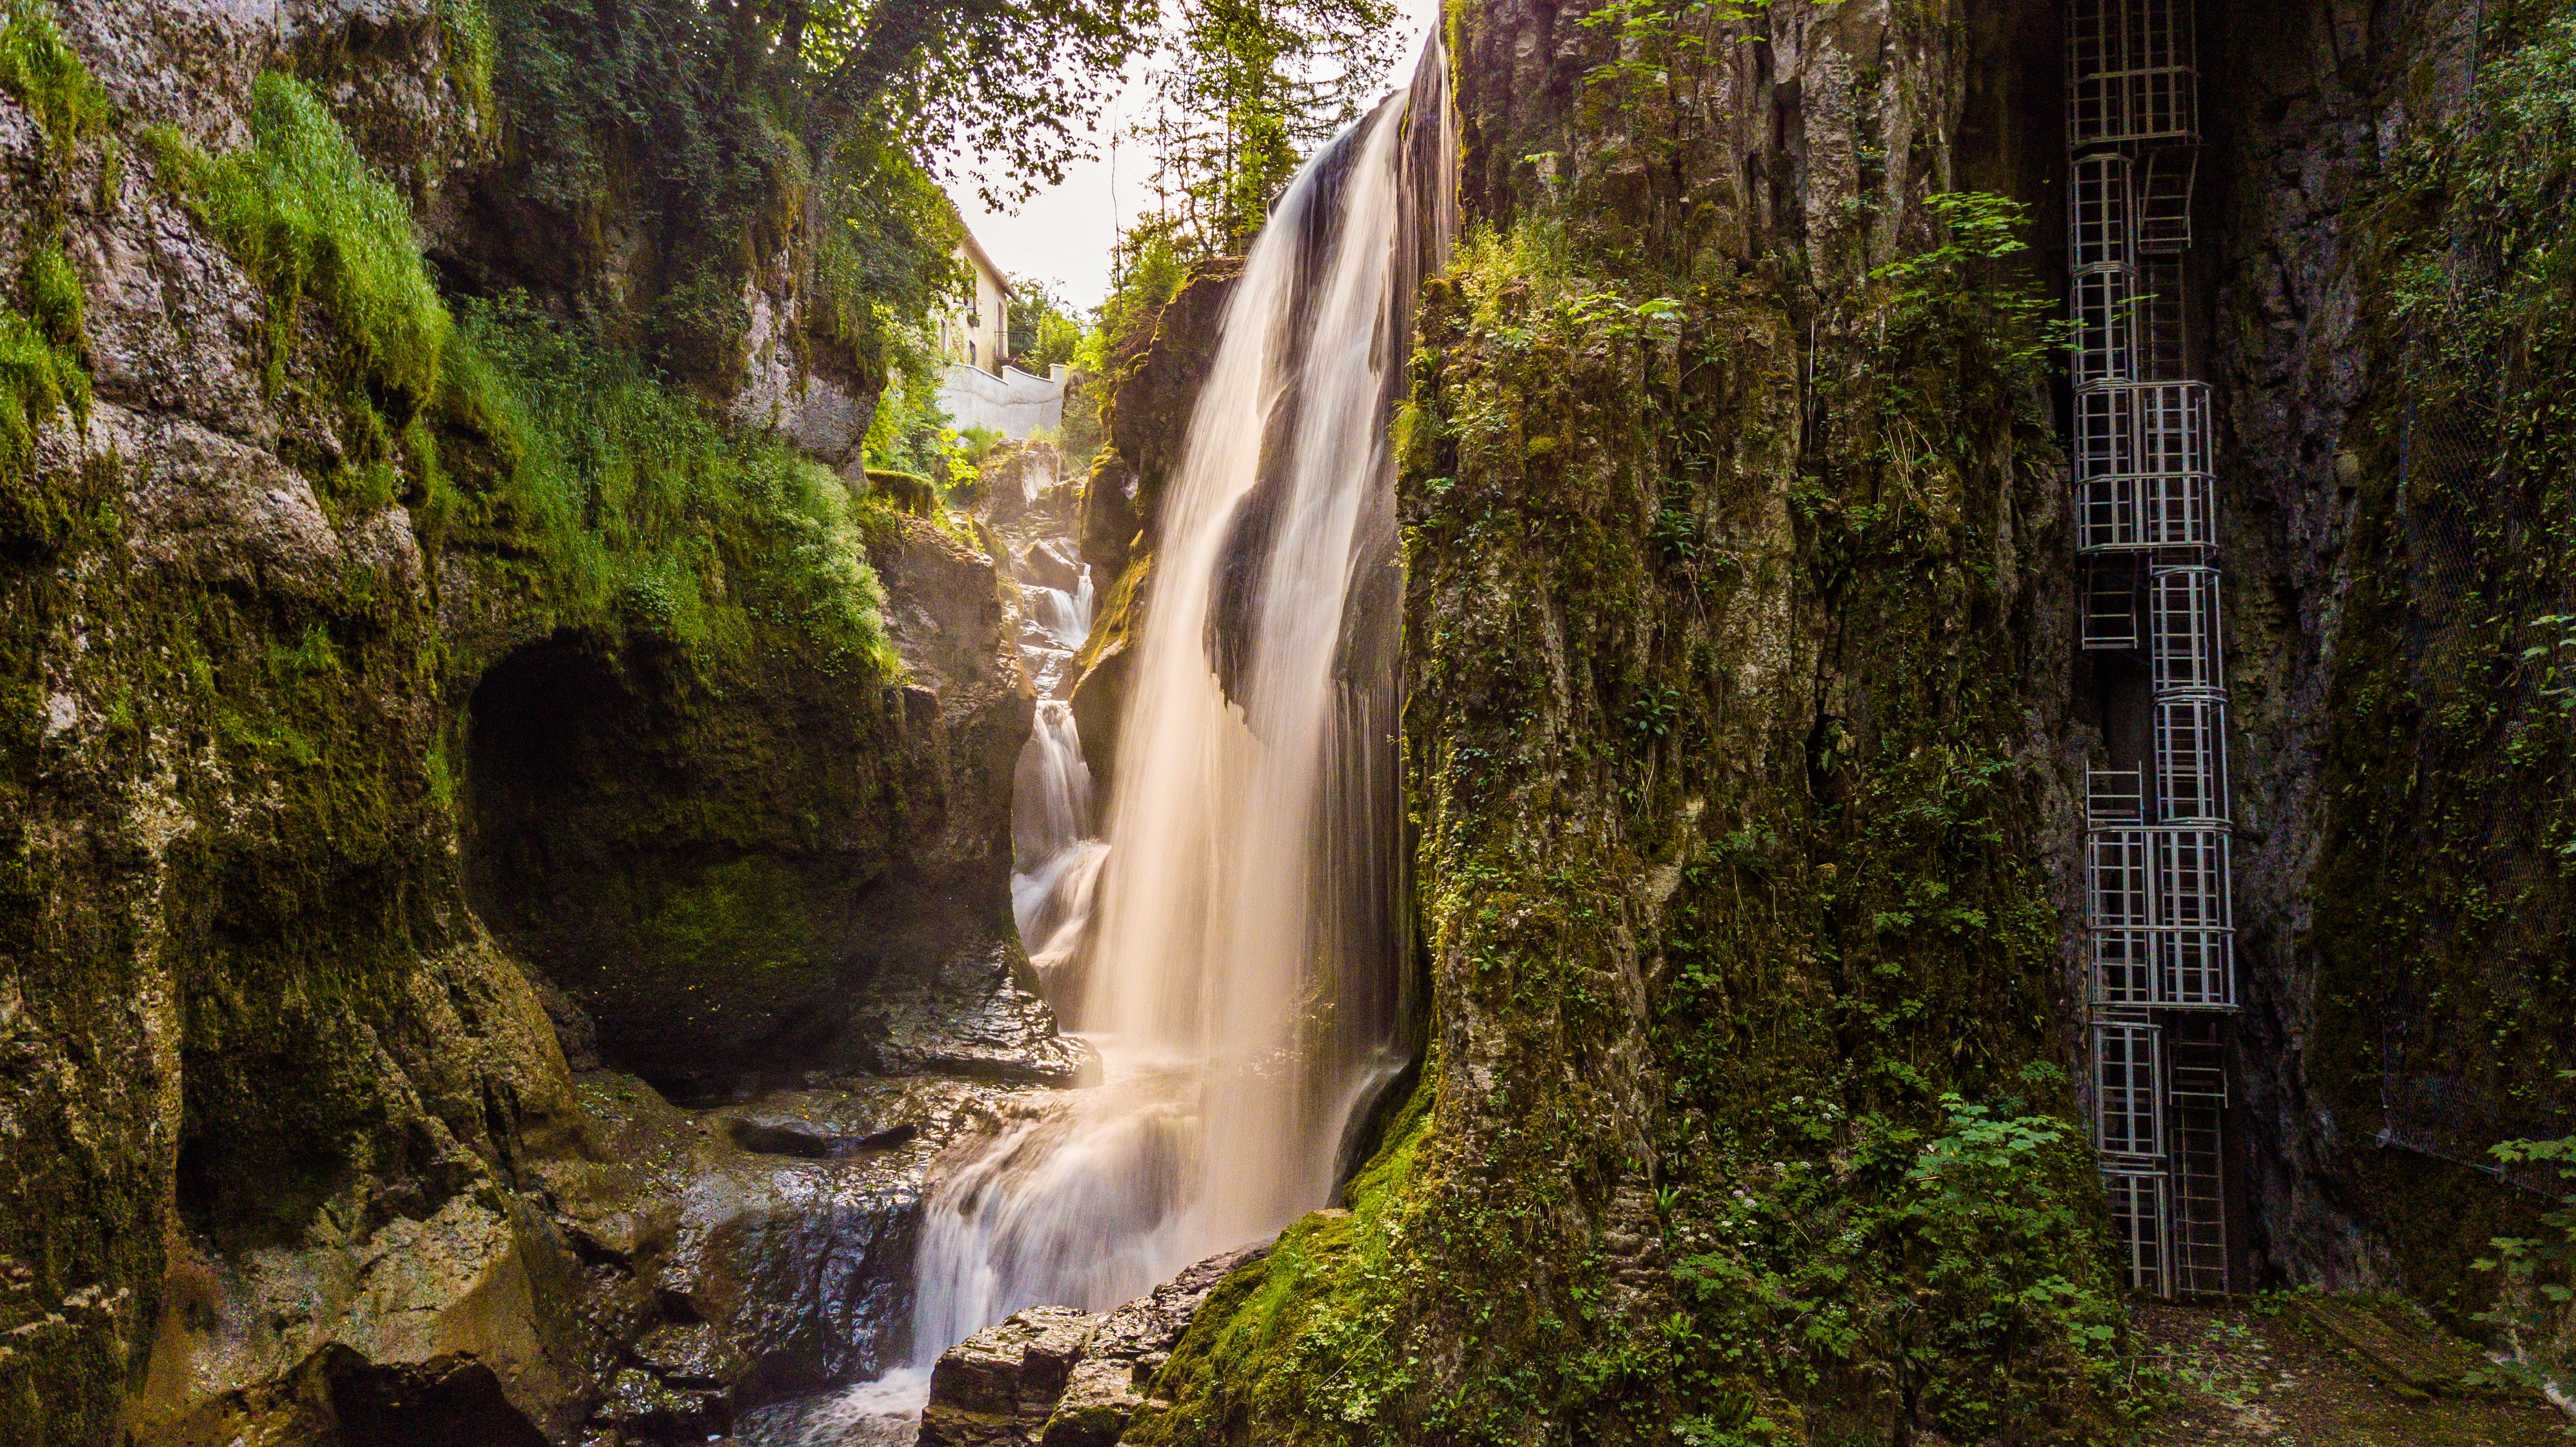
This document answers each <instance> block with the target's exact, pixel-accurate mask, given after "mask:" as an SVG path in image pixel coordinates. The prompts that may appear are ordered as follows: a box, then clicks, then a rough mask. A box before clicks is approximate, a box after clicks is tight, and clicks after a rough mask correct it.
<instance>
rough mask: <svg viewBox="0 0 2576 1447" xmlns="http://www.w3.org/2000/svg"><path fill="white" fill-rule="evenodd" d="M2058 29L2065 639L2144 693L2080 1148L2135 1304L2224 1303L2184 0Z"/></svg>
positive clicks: (2221, 678) (2209, 655) (2221, 772)
mask: <svg viewBox="0 0 2576 1447" xmlns="http://www.w3.org/2000/svg"><path fill="white" fill-rule="evenodd" d="M2066 34H2067V55H2066V60H2067V104H2068V116H2067V122H2068V181H2069V185H2068V208H2069V209H2068V216H2067V224H2068V235H2067V251H2068V256H2067V262H2068V271H2069V278H2068V280H2069V294H2070V305H2071V310H2072V312H2073V318H2074V342H2073V348H2072V351H2073V357H2072V371H2073V374H2074V376H2073V380H2074V385H2075V398H2074V415H2073V418H2072V432H2073V436H2072V448H2071V451H2072V454H2073V459H2074V470H2075V478H2074V483H2075V488H2074V496H2073V498H2072V499H2071V501H2072V506H2073V509H2074V521H2075V528H2076V547H2077V550H2078V552H2079V553H2080V554H2081V555H2082V556H2083V561H2084V566H2083V570H2082V584H2081V596H2080V599H2079V617H2080V621H2081V640H2082V644H2083V647H2084V649H2085V650H2086V653H2087V656H2089V657H2101V658H2103V659H2104V662H2103V663H2102V664H2100V665H2097V667H2104V668H2112V669H2114V670H2115V671H2116V670H2117V669H2121V668H2127V669H2133V670H2135V674H2133V675H2132V676H2140V681H2141V682H2143V683H2144V685H2145V687H2144V688H2143V689H2140V690H2137V691H2136V692H2134V693H2120V692H2118V691H2117V690H2114V691H2112V692H2111V693H2106V694H2105V695H2104V697H2105V698H2106V700H2108V699H2115V698H2116V699H2121V700H2135V701H2134V702H2121V703H2117V704H2113V703H2109V702H2106V704H2105V707H2106V708H2113V707H2116V708H2121V709H2127V708H2137V709H2140V710H2142V712H2143V717H2139V718H2137V719H2136V720H2135V722H2134V723H2122V722H2120V721H2118V720H2114V719H2107V718H2106V719H2105V721H2104V729H2105V738H2106V740H2127V741H2128V742H2126V743H2122V744H2119V745H2118V748H2120V749H2123V750H2126V756H2125V757H2117V758H2115V759H2114V760H2113V761H2110V762H2108V763H2107V764H2105V765H2104V766H2101V767H2096V768H2094V769H2092V770H2090V771H2089V773H2088V776H2087V779H2086V791H2085V831H2086V834H2085V857H2084V870H2085V907H2086V914H2087V920H2086V924H2087V934H2088V938H2089V948H2088V951H2087V956H2088V958H2087V965H2088V972H2089V974H2090V976H2091V987H2090V989H2089V991H2088V999H2089V1001H2090V1005H2091V1009H2092V1011H2093V1015H2094V1023H2093V1028H2092V1030H2091V1032H2090V1038H2091V1046H2092V1051H2093V1068H2092V1071H2091V1077H2090V1080H2089V1081H2088V1084H2089V1086H2090V1089H2091V1094H2092V1097H2093V1128H2094V1145H2095V1147H2096V1150H2097V1152H2098V1154H2099V1156H2100V1159H2101V1163H2102V1172H2103V1183H2104V1188H2105V1189H2106V1190H2107V1191H2108V1192H2109V1194H2110V1198H2111V1217H2112V1222H2113V1225H2114V1228H2115V1230H2116V1231H2117V1233H2118V1237H2119V1242H2120V1249H2121V1252H2122V1258H2123V1265H2124V1267H2125V1269H2126V1271H2127V1274H2128V1278H2129V1281H2130V1284H2131V1286H2132V1287H2133V1288H2135V1289H2137V1290H2140V1291H2147V1292H2152V1293H2155V1294H2158V1295H2172V1294H2174V1293H2175V1292H2189V1293H2195V1294H2199V1293H2220V1292H2224V1291H2226V1290H2227V1289H2228V1267H2227V1261H2228V1252H2227V1240H2226V1211H2225V1183H2226V1167H2225V1161H2226V1154H2227V1152H2226V1106H2227V1050H2226V1045H2227V1038H2228V1035H2227V1028H2226V1026H2225V1023H2224V1022H2225V1017H2226V1015H2227V1013H2228V1012H2230V1011H2233V1010H2234V1009H2235V1008H2236V970H2235V921H2234V918H2233V912H2234V906H2233V899H2232V884H2231V876H2230V868H2231V862H2232V860H2231V849H2232V841H2231V837H2230V827H2231V826H2230V813H2229V794H2228V776H2227V737H2226V735H2227V669H2226V654H2225V636H2224V633H2223V630H2222V628H2221V625H2220V616H2219V615H2220V606H2219V600H2220V595H2221V592H2222V586H2221V585H2222V581H2223V580H2222V578H2221V577H2220V574H2219V570H2218V567H2217V556H2218V546H2219V520H2218V510H2217V505H2216V495H2217V487H2216V482H2215V474H2216V465H2215V459H2214V456H2213V454H2214V451H2215V448H2214V439H2215V434H2214V432H2213V430H2212V428H2211V423H2210V395H2209V388H2208V386H2207V384H2206V383H2204V382H2202V381H2200V380H2199V379H2197V378H2195V377H2194V376H2193V375H2192V371H2191V369H2192V348H2193V340H2192V336H2191V334H2190V315H2191V314H2190V308H2189V306H2188V305H2187V300H2188V298H2187V296H2186V294H2185V288H2186V285H2187V282H2188V278H2189V267H2188V264H2187V256H2188V253H2189V251H2190V248H2191V245H2192V190H2193V184H2194V181H2195V180H2196V178H2197V174H2198V167H2199V147H2198V141H2199V87H2198V74H2197V71H2196V69H2195V50H2196V37H2195V35H2194V33H2193V14H2192V5H2191V0H2070V3H2069V5H2068V9H2067V29H2066ZM2122 659H2129V660H2134V661H2133V662H2127V663H2123V662H2120V660H2122ZM2106 676H2108V675H2106Z"/></svg>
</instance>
